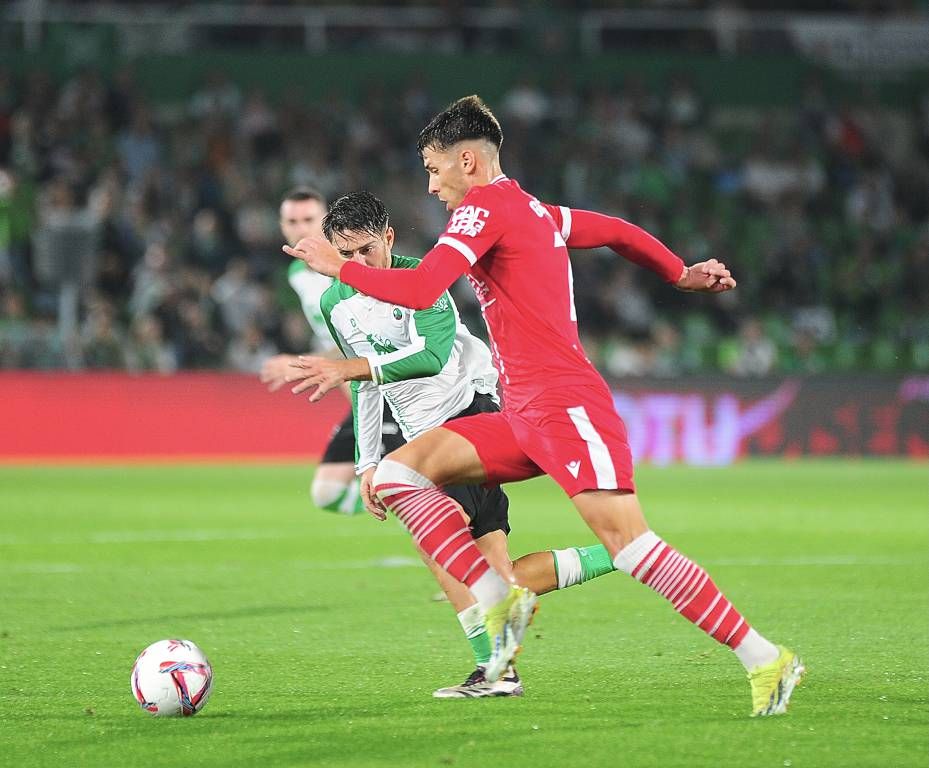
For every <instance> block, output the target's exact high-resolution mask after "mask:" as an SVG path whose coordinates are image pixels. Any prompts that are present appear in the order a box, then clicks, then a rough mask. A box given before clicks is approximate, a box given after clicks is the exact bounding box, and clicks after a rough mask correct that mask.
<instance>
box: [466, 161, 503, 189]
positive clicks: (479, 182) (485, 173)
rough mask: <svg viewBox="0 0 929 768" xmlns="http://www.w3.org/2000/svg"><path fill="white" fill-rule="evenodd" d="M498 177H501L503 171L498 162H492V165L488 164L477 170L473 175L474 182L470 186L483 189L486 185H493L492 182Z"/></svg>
mask: <svg viewBox="0 0 929 768" xmlns="http://www.w3.org/2000/svg"><path fill="white" fill-rule="evenodd" d="M500 176H503V169H502V168H501V167H500V162H499V161H494V162H493V163H488V164H487V165H483V166H482V167H481V168H479V169H478V171H477V172H476V173H475V174H474V180H473V183H472V184H471V186H472V187H484V186H487V185H488V184H493V182H494V180H495V179H497V178H498V177H500Z"/></svg>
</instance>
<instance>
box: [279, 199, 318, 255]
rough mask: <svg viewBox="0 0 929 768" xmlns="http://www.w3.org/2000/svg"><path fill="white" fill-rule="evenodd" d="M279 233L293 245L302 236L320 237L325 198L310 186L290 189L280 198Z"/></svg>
mask: <svg viewBox="0 0 929 768" xmlns="http://www.w3.org/2000/svg"><path fill="white" fill-rule="evenodd" d="M280 215H281V219H280V224H281V234H282V235H284V239H285V240H286V241H287V244H288V245H290V246H294V245H296V244H297V242H298V241H299V240H301V239H302V238H304V237H311V236H315V237H322V234H323V231H322V222H323V217H324V216H325V215H326V198H325V196H324V195H323V193H322V192H319V191H317V190H315V189H312V188H311V187H297V188H296V189H292V190H290V192H288V193H287V194H286V195H284V197H283V199H282V200H281V209H280Z"/></svg>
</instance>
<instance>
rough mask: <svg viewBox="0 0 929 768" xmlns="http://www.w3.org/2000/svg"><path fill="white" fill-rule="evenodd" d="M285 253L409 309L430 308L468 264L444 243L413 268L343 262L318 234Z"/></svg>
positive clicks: (286, 250) (373, 294) (321, 271)
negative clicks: (373, 266) (392, 267)
mask: <svg viewBox="0 0 929 768" xmlns="http://www.w3.org/2000/svg"><path fill="white" fill-rule="evenodd" d="M284 253H286V254H287V255H288V256H293V258H295V259H300V260H301V261H303V262H304V263H305V264H306V265H307V266H308V267H309V268H310V269H313V270H316V271H317V272H319V273H320V274H323V275H328V276H329V277H337V278H338V279H339V281H340V282H343V283H345V284H346V285H350V286H352V288H354V289H355V290H357V291H361V293H363V294H365V295H367V296H371V297H372V298H375V299H380V300H381V301H389V302H390V303H391V304H398V305H400V306H401V307H409V308H410V309H426V308H427V307H431V306H432V305H433V304H435V302H436V300H437V299H438V298H439V296H441V295H442V293H443V292H444V291H446V290H447V289H448V288H450V287H451V285H452V283H454V282H455V281H456V280H457V279H458V278H459V277H461V276H462V275H463V274H464V273H465V272H467V271H468V268H469V267H470V266H471V263H470V262H469V261H468V259H467V258H466V257H465V256H464V255H463V254H462V253H461V252H460V251H459V250H457V249H456V248H453V247H451V246H449V245H447V244H444V243H440V244H438V245H436V246H435V247H434V248H433V249H432V250H431V251H429V253H427V254H426V255H425V256H424V257H423V260H422V262H420V264H419V266H418V267H416V268H415V269H374V268H372V267H367V266H365V265H364V264H359V263H357V262H354V261H345V259H343V258H342V257H341V256H340V255H339V252H338V251H337V250H336V249H335V248H333V247H332V245H331V243H329V242H328V241H327V240H323V239H321V238H318V237H305V238H303V239H302V240H301V241H300V242H298V243H297V244H296V245H295V246H294V247H293V248H291V247H290V246H289V245H285V246H284Z"/></svg>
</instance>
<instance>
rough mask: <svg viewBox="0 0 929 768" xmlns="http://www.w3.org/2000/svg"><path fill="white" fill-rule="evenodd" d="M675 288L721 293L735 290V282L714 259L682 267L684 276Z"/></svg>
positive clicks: (721, 264) (719, 262)
mask: <svg viewBox="0 0 929 768" xmlns="http://www.w3.org/2000/svg"><path fill="white" fill-rule="evenodd" d="M675 286H676V287H677V288H678V289H679V290H681V291H703V292H705V293H722V292H723V291H731V290H732V289H733V288H735V286H736V282H735V279H734V278H733V277H732V275H731V274H730V272H729V270H728V269H726V265H725V264H723V263H722V262H721V261H717V260H716V259H709V260H707V261H701V262H699V263H697V264H692V265H691V266H689V267H684V274H682V275H681V277H680V279H679V280H678V281H677V283H675Z"/></svg>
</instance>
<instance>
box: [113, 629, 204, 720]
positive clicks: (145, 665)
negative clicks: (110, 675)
mask: <svg viewBox="0 0 929 768" xmlns="http://www.w3.org/2000/svg"><path fill="white" fill-rule="evenodd" d="M129 684H130V685H131V686H132V694H133V696H135V698H136V701H138V702H139V706H140V707H142V709H144V710H145V711H146V712H150V713H151V714H153V715H155V716H156V717H190V716H191V715H195V714H197V712H199V711H200V710H201V709H203V708H204V707H205V706H206V702H207V699H209V698H210V691H211V690H212V688H213V667H211V666H210V662H209V660H208V659H207V657H206V656H205V655H204V653H203V651H201V650H200V649H199V648H198V647H197V646H196V644H194V643H192V642H190V640H159V641H158V642H157V643H152V644H151V645H150V646H148V648H146V649H145V650H144V651H142V653H140V654H139V658H137V659H136V660H135V664H133V665H132V675H131V676H130V677H129Z"/></svg>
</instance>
